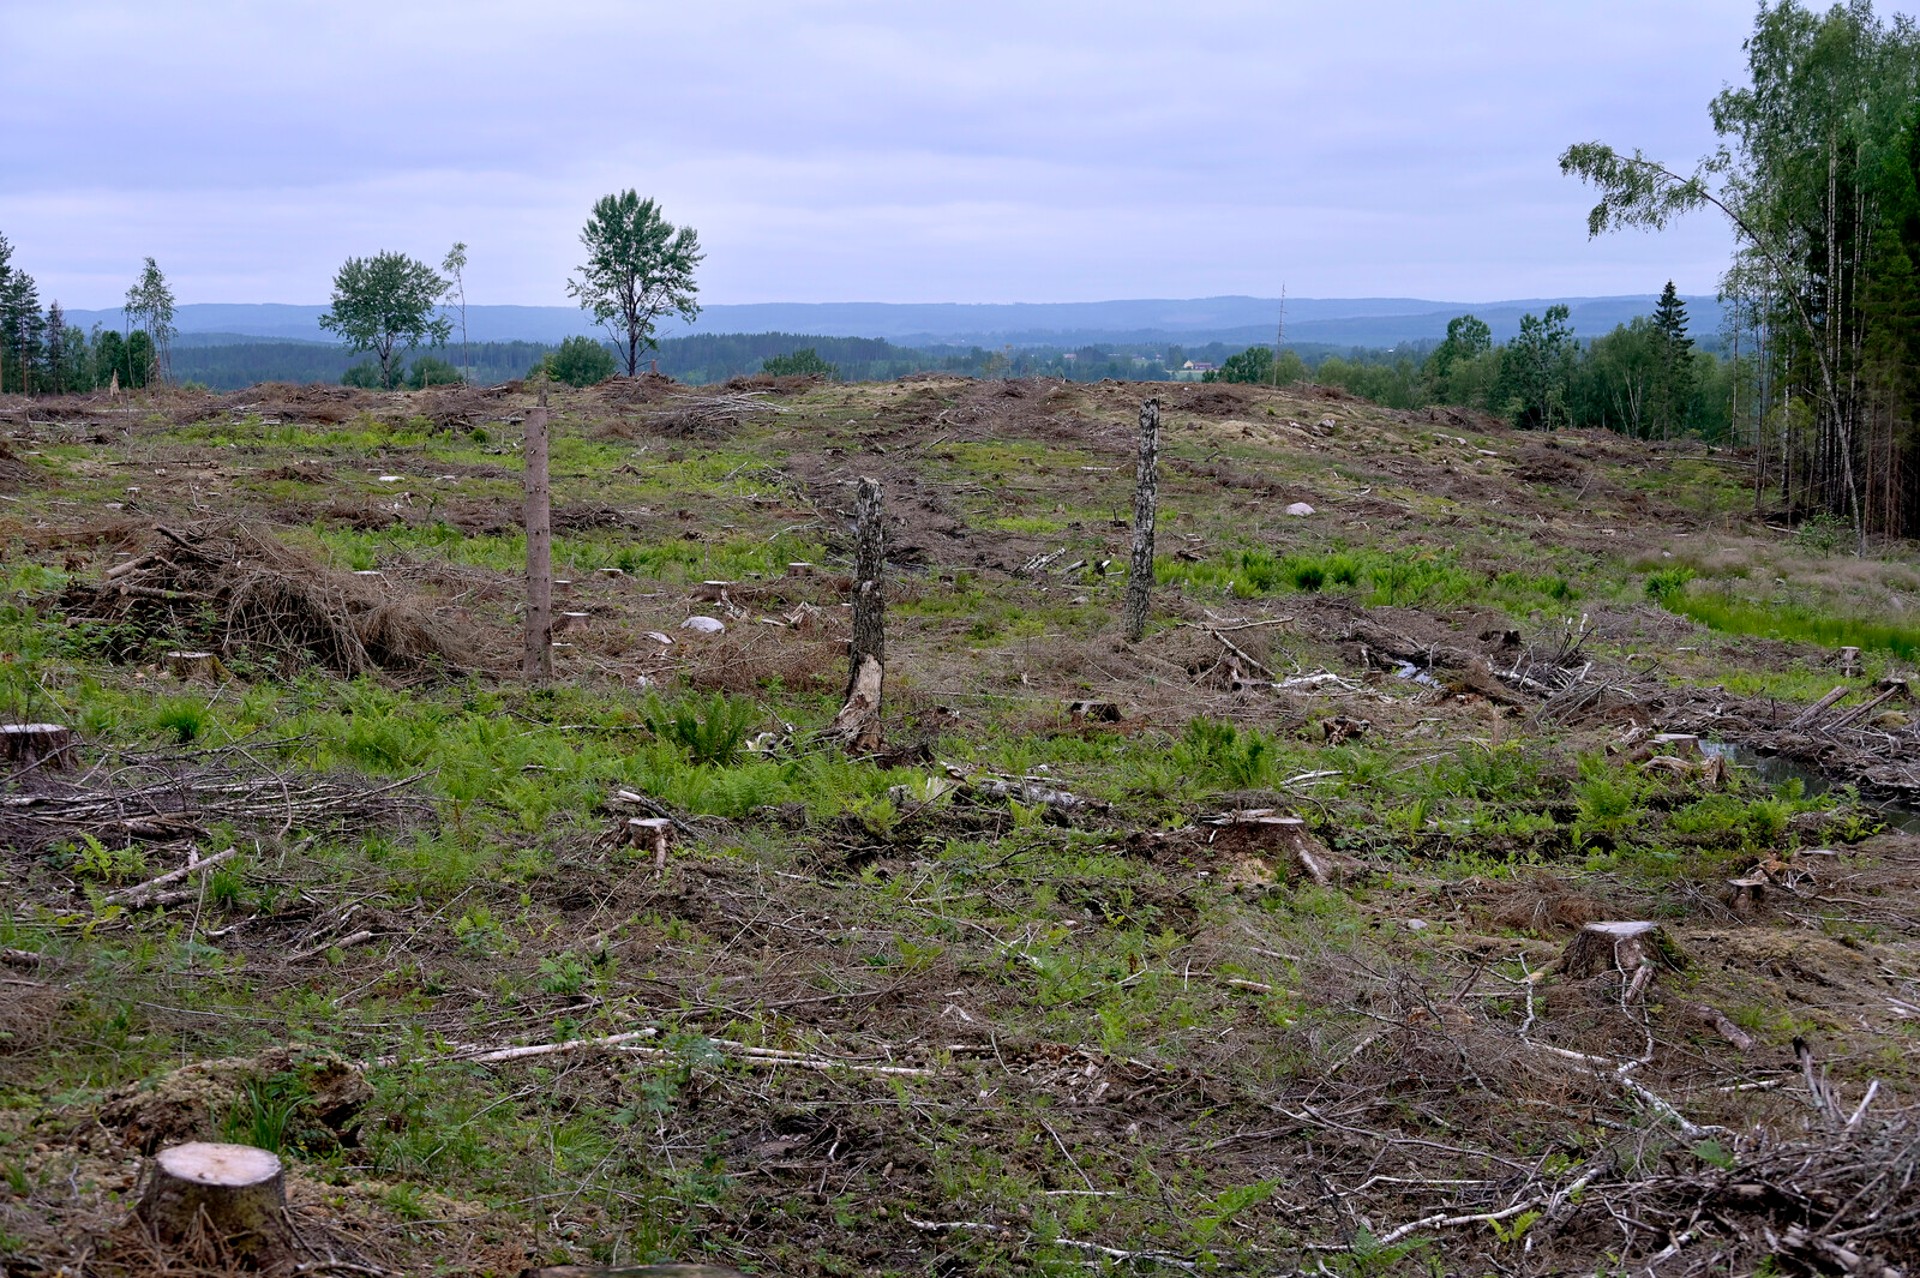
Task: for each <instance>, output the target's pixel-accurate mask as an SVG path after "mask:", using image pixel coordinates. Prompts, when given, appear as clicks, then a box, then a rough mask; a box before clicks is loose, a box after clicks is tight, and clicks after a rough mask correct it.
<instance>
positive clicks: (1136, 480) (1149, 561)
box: [1126, 399, 1160, 643]
mask: <svg viewBox="0 0 1920 1278" xmlns="http://www.w3.org/2000/svg"><path fill="white" fill-rule="evenodd" d="M1159 503H1160V401H1159V400H1157V399H1150V400H1148V401H1147V402H1146V403H1144V404H1142V405H1140V458H1139V461H1138V463H1137V464H1136V465H1135V467H1134V473H1133V559H1132V561H1131V562H1130V564H1129V566H1128V568H1127V603H1126V621H1127V642H1128V643H1138V642H1140V637H1141V636H1142V635H1144V634H1146V633H1147V606H1148V604H1149V603H1150V602H1151V601H1152V598H1153V521H1154V517H1155V515H1156V514H1157V513H1158V511H1159Z"/></svg>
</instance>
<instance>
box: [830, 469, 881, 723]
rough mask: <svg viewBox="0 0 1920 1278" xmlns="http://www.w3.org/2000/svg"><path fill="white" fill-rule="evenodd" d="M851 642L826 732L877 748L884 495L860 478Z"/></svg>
mask: <svg viewBox="0 0 1920 1278" xmlns="http://www.w3.org/2000/svg"><path fill="white" fill-rule="evenodd" d="M853 512H854V513H853V578H854V584H853V637H852V638H851V639H849V640H848V641H847V691H846V694H845V704H843V705H842V706H841V707H840V713H839V714H837V715H835V716H834V719H833V722H832V724H830V725H829V726H828V728H827V732H828V734H829V735H831V736H836V737H839V738H840V739H842V740H844V741H845V742H846V743H847V748H848V749H850V750H854V751H858V752H860V753H863V754H865V753H871V752H872V751H874V750H877V749H879V748H880V741H881V736H880V706H881V699H882V696H883V694H884V691H885V683H886V669H887V666H886V662H887V595H886V578H885V572H886V562H887V525H886V494H885V492H884V491H883V490H882V489H881V487H880V481H879V480H877V479H872V478H863V479H861V481H860V487H859V489H858V491H857V493H856V495H855V497H854V505H853Z"/></svg>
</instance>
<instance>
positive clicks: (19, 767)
mask: <svg viewBox="0 0 1920 1278" xmlns="http://www.w3.org/2000/svg"><path fill="white" fill-rule="evenodd" d="M72 752H73V729H72V728H69V727H66V726H64V725H63V724H58V723H9V724H5V725H0V759H4V760H5V761H6V763H7V764H8V766H9V767H10V768H11V769H12V770H13V771H15V772H23V771H25V770H26V769H28V768H36V767H37V768H42V769H45V770H46V771H48V772H60V771H63V770H65V768H66V766H67V765H68V764H69V763H70V762H72V759H73V753H72Z"/></svg>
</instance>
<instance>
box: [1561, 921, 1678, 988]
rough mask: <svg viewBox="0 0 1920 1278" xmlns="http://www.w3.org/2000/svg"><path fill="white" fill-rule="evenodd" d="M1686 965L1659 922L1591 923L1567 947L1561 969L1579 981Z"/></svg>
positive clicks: (1562, 957) (1562, 958)
mask: <svg viewBox="0 0 1920 1278" xmlns="http://www.w3.org/2000/svg"><path fill="white" fill-rule="evenodd" d="M1684 962H1685V959H1684V957H1683V956H1682V955H1681V953H1680V950H1679V948H1678V947H1676V946H1675V945H1674V943H1673V941H1672V940H1671V939H1670V938H1669V937H1668V936H1667V934H1666V932H1665V931H1664V930H1663V929H1662V928H1661V926H1660V925H1659V924H1658V923H1644V922H1608V923H1589V924H1587V925H1586V926H1585V927H1583V928H1581V929H1580V934H1579V935H1578V936H1575V937H1574V938H1573V940H1572V941H1571V942H1570V943H1569V944H1568V945H1567V951H1566V953H1565V954H1564V955H1562V956H1561V959H1560V970H1561V971H1562V972H1565V973H1566V974H1567V975H1568V976H1571V977H1574V978H1576V979H1577V978H1580V977H1586V976H1597V975H1599V974H1600V973H1602V972H1613V971H1621V972H1627V973H1632V974H1634V975H1638V974H1639V973H1640V972H1641V971H1649V972H1650V971H1651V970H1652V969H1654V968H1656V967H1666V968H1679V967H1681V966H1682V965H1683V964H1684Z"/></svg>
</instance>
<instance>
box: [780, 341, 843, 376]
mask: <svg viewBox="0 0 1920 1278" xmlns="http://www.w3.org/2000/svg"><path fill="white" fill-rule="evenodd" d="M760 371H761V372H763V373H771V374H773V375H774V376H775V377H825V378H827V379H829V380H832V379H833V378H836V377H838V376H840V370H839V369H837V368H835V367H834V366H833V365H832V364H829V363H827V361H825V360H824V359H821V358H820V352H819V351H818V350H817V349H815V348H814V347H811V346H803V347H801V348H800V349H799V350H797V351H792V352H790V353H788V354H785V355H769V356H767V357H766V359H764V360H762V361H761V362H760Z"/></svg>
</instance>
